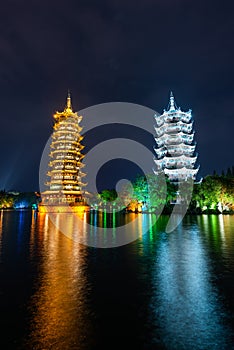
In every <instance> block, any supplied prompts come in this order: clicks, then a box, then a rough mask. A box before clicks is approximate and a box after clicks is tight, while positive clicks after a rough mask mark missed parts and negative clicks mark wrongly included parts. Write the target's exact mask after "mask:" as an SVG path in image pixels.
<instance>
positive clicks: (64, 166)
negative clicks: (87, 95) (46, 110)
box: [42, 93, 86, 204]
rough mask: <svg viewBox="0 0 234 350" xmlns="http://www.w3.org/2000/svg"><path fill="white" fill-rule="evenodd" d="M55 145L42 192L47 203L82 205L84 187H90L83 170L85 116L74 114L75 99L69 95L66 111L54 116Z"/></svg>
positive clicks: (53, 137) (53, 142)
mask: <svg viewBox="0 0 234 350" xmlns="http://www.w3.org/2000/svg"><path fill="white" fill-rule="evenodd" d="M53 117H54V126H53V135H52V142H51V145H50V149H51V150H50V154H49V156H50V157H51V160H50V162H49V164H48V166H49V171H48V173H47V175H48V181H47V182H46V185H47V187H48V189H47V190H46V191H45V192H43V193H42V195H43V201H44V204H46V203H48V204H56V203H57V202H58V203H61V202H65V203H66V202H69V203H72V202H79V201H81V200H82V188H83V187H84V186H85V185H86V184H85V183H84V182H83V181H82V178H83V177H84V176H85V173H83V171H82V168H83V167H84V164H83V162H82V160H83V158H84V155H83V154H82V150H83V148H84V146H83V145H82V144H81V141H82V139H83V136H81V135H80V132H81V131H82V127H81V126H80V122H81V120H82V117H81V116H79V115H78V114H77V112H73V110H72V104H71V96H70V93H68V96H67V103H66V106H65V109H64V110H63V111H62V112H56V113H55V114H54V116H53Z"/></svg>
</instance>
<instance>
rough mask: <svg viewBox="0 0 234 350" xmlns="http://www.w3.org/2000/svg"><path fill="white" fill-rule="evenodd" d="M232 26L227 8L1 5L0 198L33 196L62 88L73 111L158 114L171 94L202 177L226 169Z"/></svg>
mask: <svg viewBox="0 0 234 350" xmlns="http://www.w3.org/2000/svg"><path fill="white" fill-rule="evenodd" d="M233 18H234V3H233V2H232V1H231V0H230V1H225V0H224V1H216V0H212V1H211V0H208V1H204V0H203V1H200V0H198V1H188V0H144V1H133V0H115V1H111V0H109V1H97V0H96V1H87V0H84V1H79V0H74V1H60V0H56V1H55V0H49V1H48V3H47V1H43V0H40V1H33V0H30V1H28V0H26V1H23V0H22V1H19V0H15V1H5V2H2V3H1V9H0V26H1V34H0V59H1V64H0V84H1V85H0V87H1V93H0V100H1V138H0V147H1V171H0V189H6V190H13V189H15V190H21V191H26V190H28V191H34V190H38V189H39V186H38V170H39V162H40V158H41V153H42V151H43V148H44V146H45V143H46V141H47V139H48V137H49V136H50V134H51V131H52V115H53V113H54V112H55V111H56V110H63V107H64V104H65V99H66V94H67V90H68V88H69V89H70V90H71V92H72V98H73V107H74V109H75V110H77V111H79V110H81V109H84V108H86V107H89V106H92V105H95V104H99V103H104V102H113V101H123V102H131V103H137V104H140V105H144V106H147V107H149V108H152V109H154V110H156V111H158V112H162V110H163V109H164V108H165V107H167V105H168V98H169V92H170V90H172V91H173V92H174V95H175V98H176V101H177V104H178V105H179V106H180V107H181V108H182V110H188V109H189V108H191V109H192V110H193V116H194V121H195V124H194V126H195V131H196V134H195V139H196V141H197V151H198V152H199V164H200V166H201V168H200V173H199V174H200V176H205V175H207V174H212V173H213V170H214V169H216V170H217V171H218V172H221V170H222V169H227V167H229V166H232V165H233V164H234V160H233V149H234V141H233V130H234V103H233V101H234V88H233V85H234V84H233V83H234V45H233V42H234V20H233ZM146 138H147V136H146ZM97 139H98V138H97ZM90 140H91V138H89V137H88V136H87V138H86V147H87V150H88V149H89V147H91V146H90V144H89V142H90ZM98 140H99V139H98ZM93 141H94V139H93V138H92V142H93ZM97 142H98V141H97ZM147 142H148V143H149V142H151V141H150V140H149V139H148V140H146V143H147ZM110 165H111V164H109V165H107V167H106V168H108V172H109V173H110V174H111V167H110ZM108 185H109V184H108Z"/></svg>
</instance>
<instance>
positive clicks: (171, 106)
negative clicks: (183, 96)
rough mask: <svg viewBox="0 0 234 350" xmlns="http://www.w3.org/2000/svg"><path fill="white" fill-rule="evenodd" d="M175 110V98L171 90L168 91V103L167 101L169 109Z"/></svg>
mask: <svg viewBox="0 0 234 350" xmlns="http://www.w3.org/2000/svg"><path fill="white" fill-rule="evenodd" d="M174 110H175V99H174V95H173V93H172V91H171V93H170V103H169V111H174Z"/></svg>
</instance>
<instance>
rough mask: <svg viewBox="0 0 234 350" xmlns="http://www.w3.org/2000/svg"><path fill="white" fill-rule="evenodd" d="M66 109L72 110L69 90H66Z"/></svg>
mask: <svg viewBox="0 0 234 350" xmlns="http://www.w3.org/2000/svg"><path fill="white" fill-rule="evenodd" d="M66 108H67V109H72V105H71V94H70V90H69V89H68V92H67V106H66Z"/></svg>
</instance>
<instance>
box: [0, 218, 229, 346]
mask: <svg viewBox="0 0 234 350" xmlns="http://www.w3.org/2000/svg"><path fill="white" fill-rule="evenodd" d="M58 215H62V214H58ZM133 215H135V214H133ZM122 220H124V218H122ZM142 220H150V215H147V214H142V215H139V225H138V229H139V230H141V222H142ZM167 220H168V217H166V216H161V217H160V218H159V220H158V221H157V223H156V225H155V226H154V227H153V228H152V229H150V230H149V231H148V232H147V233H146V234H144V235H142V236H141V235H140V238H139V239H137V240H136V241H134V242H132V243H130V244H128V245H125V246H121V247H118V248H111V249H99V248H92V247H87V246H83V245H81V244H79V243H77V242H75V241H74V240H71V239H69V238H68V237H66V236H65V235H63V234H62V233H61V232H59V230H58V229H57V228H56V227H55V226H54V225H53V223H52V222H51V221H50V220H49V218H48V216H47V215H46V214H39V213H31V212H28V211H15V212H10V211H9V212H8V211H5V212H1V213H0V308H1V324H0V329H1V337H0V348H1V349H33V350H34V349H36V350H37V349H38V350H39V349H43V350H47V349H56V350H57V349H58V350H60V349H61V350H66V349H69V350H70V349H104V348H107V349H117V348H118V349H119V348H128V349H179V350H180V349H186V350H190V349H205V350H206V349H212V350H213V349H234V345H233V344H234V335H233V330H234V216H222V215H219V216H213V215H211V216H206V215H202V216H187V217H185V218H184V220H183V223H182V224H181V225H180V226H179V227H178V228H177V229H176V230H175V231H173V232H172V233H169V234H168V233H167V234H166V233H165V227H166V223H167Z"/></svg>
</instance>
